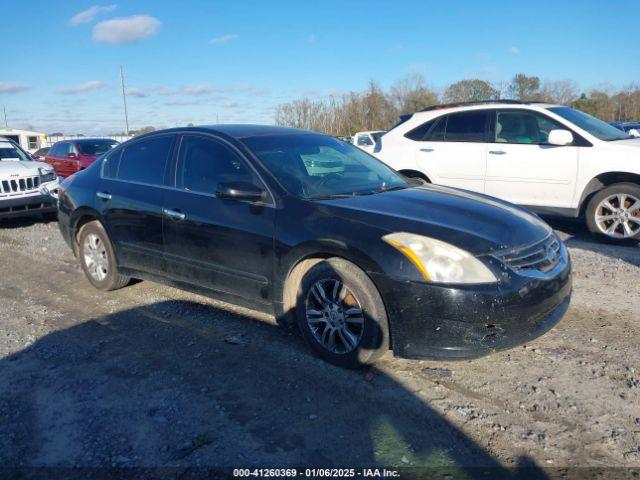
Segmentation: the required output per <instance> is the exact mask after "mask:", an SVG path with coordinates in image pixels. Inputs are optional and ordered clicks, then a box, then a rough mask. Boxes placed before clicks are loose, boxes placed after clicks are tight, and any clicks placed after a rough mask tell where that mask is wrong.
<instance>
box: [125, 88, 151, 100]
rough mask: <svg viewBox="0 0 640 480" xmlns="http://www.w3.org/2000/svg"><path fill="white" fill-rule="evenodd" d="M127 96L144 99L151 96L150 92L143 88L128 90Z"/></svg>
mask: <svg viewBox="0 0 640 480" xmlns="http://www.w3.org/2000/svg"><path fill="white" fill-rule="evenodd" d="M127 95H129V96H130V97H136V98H144V97H148V96H149V92H148V91H146V90H143V89H142V88H129V89H128V90H127Z"/></svg>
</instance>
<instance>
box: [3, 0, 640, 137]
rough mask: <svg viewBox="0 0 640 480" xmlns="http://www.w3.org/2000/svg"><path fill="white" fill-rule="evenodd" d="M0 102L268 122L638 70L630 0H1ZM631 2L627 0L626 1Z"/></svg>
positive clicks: (32, 119) (82, 125)
mask: <svg viewBox="0 0 640 480" xmlns="http://www.w3.org/2000/svg"><path fill="white" fill-rule="evenodd" d="M2 4H3V9H2V10H3V21H2V36H3V46H4V48H3V49H2V59H1V61H0V62H1V65H2V67H0V104H4V105H6V109H7V116H8V117H9V123H10V126H14V127H33V128H35V129H38V130H40V131H45V132H48V133H51V132H53V131H62V132H63V133H69V134H70V133H93V134H96V133H108V132H115V131H122V130H123V129H124V125H123V124H124V121H123V113H122V99H121V96H120V90H119V89H120V84H119V66H120V65H124V68H125V73H126V80H127V87H128V90H129V117H130V124H131V128H139V127H142V126H145V125H154V126H156V127H170V126H176V125H184V124H187V123H195V124H203V123H215V122H216V121H220V122H225V123H229V122H238V123H271V122H272V121H273V112H274V107H275V106H276V105H277V104H278V103H281V102H284V101H288V100H291V99H293V98H297V97H300V96H303V95H308V96H311V97H316V96H322V95H327V94H330V93H340V92H347V91H350V90H359V89H362V88H364V87H365V86H366V84H367V82H368V81H369V79H375V80H377V81H378V82H379V83H380V84H381V86H382V87H383V88H388V87H389V86H390V85H391V84H392V83H393V82H394V81H395V80H397V79H399V78H401V77H403V76H405V75H407V74H410V73H413V72H418V73H421V74H423V75H424V76H425V78H426V79H427V81H428V83H429V84H430V85H431V86H433V87H434V88H437V89H442V88H444V87H446V85H447V84H449V83H452V82H454V81H457V80H460V79H463V78H482V79H485V80H489V81H492V82H500V81H507V80H509V79H510V78H511V77H512V76H513V75H514V74H516V73H519V72H522V73H526V74H529V75H538V76H540V77H541V78H542V79H548V80H560V79H574V80H576V81H577V82H578V84H579V85H580V87H581V88H582V89H585V90H587V89H589V88H591V87H594V86H598V85H602V84H609V85H612V86H614V87H620V86H623V85H626V84H629V83H631V82H637V81H640V55H639V50H638V42H637V28H638V16H637V14H636V13H637V12H635V11H633V12H632V11H630V5H631V4H630V3H629V2H628V1H608V2H604V1H583V2H570V1H562V0H555V1H544V0H537V1H535V2H533V1H529V2H519V1H518V2H516V1H513V0H511V1H490V0H486V1H482V2H480V1H466V0H458V1H455V2H451V1H449V2H443V1H438V2H435V1H428V0H416V1H414V0H411V1H396V2H382V1H367V2H365V1H351V2H345V1H333V0H331V1H328V0H316V1H299V0H298V1H277V0H271V1H246V2H243V1H240V0H236V1H214V0H211V1H205V0H198V1H188V0H185V1H182V2H175V1H171V2H168V1H167V2H165V1H161V0H127V1H126V2H125V1H119V0H107V1H105V2H102V3H96V2H95V1H91V0H90V1H85V0H67V1H64V2H62V1H55V2H54V1H51V0H46V1H35V0H34V1H29V0H2ZM631 10H633V9H631Z"/></svg>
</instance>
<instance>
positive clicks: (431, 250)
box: [382, 232, 498, 283]
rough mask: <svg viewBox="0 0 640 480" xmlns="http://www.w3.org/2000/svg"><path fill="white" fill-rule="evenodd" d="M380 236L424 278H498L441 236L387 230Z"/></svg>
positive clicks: (446, 280)
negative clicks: (433, 236) (438, 238)
mask: <svg viewBox="0 0 640 480" xmlns="http://www.w3.org/2000/svg"><path fill="white" fill-rule="evenodd" d="M382 239H383V240H384V241H385V242H387V243H388V244H389V245H391V246H392V247H394V248H397V249H398V250H399V251H400V252H402V254H403V255H404V256H406V257H407V258H408V259H409V260H411V262H412V263H413V264H414V265H415V266H416V268H417V269H418V270H419V271H420V273H421V274H422V276H423V277H424V279H425V280H426V281H428V282H438V283H495V282H497V281H498V280H497V278H496V276H495V275H494V274H493V272H492V271H491V270H489V268H487V266H486V265H485V264H484V263H482V262H481V261H480V260H478V259H477V258H475V257H474V256H473V255H472V254H470V253H469V252H467V251H465V250H462V249H460V248H458V247H454V246H453V245H451V244H449V243H446V242H443V241H441V240H436V239H434V238H429V237H423V236H422V235H416V234H414V233H406V232H398V233H390V234H389V235H385V236H384V237H382Z"/></svg>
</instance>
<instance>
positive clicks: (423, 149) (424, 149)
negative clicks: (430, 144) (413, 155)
mask: <svg viewBox="0 0 640 480" xmlns="http://www.w3.org/2000/svg"><path fill="white" fill-rule="evenodd" d="M420 151H421V152H433V148H421V149H420Z"/></svg>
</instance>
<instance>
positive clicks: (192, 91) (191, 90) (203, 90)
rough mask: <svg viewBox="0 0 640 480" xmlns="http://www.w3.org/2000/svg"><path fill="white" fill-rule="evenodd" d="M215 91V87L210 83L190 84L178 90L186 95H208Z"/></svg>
mask: <svg viewBox="0 0 640 480" xmlns="http://www.w3.org/2000/svg"><path fill="white" fill-rule="evenodd" d="M213 92H215V89H214V88H213V87H212V86H210V85H188V86H186V87H182V88H181V89H180V90H179V91H178V93H181V94H184V95H207V94H209V93H213Z"/></svg>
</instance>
